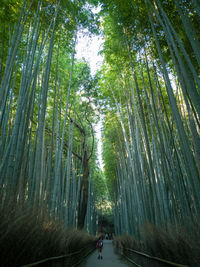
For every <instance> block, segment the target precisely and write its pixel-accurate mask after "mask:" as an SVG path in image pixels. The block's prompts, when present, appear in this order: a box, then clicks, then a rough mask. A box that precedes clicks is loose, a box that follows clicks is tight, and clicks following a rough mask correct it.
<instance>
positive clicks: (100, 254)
mask: <svg viewBox="0 0 200 267" xmlns="http://www.w3.org/2000/svg"><path fill="white" fill-rule="evenodd" d="M97 249H98V259H99V260H100V259H101V260H102V259H103V257H102V249H103V239H102V236H100V237H99V239H98V241H97Z"/></svg>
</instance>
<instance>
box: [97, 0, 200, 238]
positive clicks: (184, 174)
mask: <svg viewBox="0 0 200 267" xmlns="http://www.w3.org/2000/svg"><path fill="white" fill-rule="evenodd" d="M136 2H137V1H135V4H136ZM137 4H138V6H137V10H138V14H137V15H136V14H135V12H137V11H134V9H132V8H133V7H134V6H133V5H134V4H133V3H128V2H127V3H126V4H124V5H123V6H122V4H121V3H120V2H119V1H112V3H110V5H109V4H106V3H105V8H106V9H107V10H108V11H107V13H108V15H107V17H106V22H107V23H108V24H106V23H105V24H104V27H105V32H106V36H105V40H106V41H105V45H104V50H105V54H106V53H107V54H106V57H107V62H108V63H107V66H105V67H104V70H103V75H104V77H105V78H104V79H102V86H103V87H104V88H105V87H106V88H107V90H110V92H112V96H111V97H110V100H109V104H110V110H108V111H107V114H106V116H105V123H104V128H105V134H104V136H105V137H104V138H105V144H104V159H105V161H106V160H107V161H108V162H110V160H111V159H110V157H114V158H115V163H114V164H113V163H112V166H111V165H109V163H108V164H107V162H106V163H105V170H106V173H107V178H108V180H109V176H110V175H112V176H114V177H115V186H114V188H115V189H114V190H113V189H112V188H113V187H110V188H111V189H110V190H111V191H112V192H113V199H114V202H115V208H114V213H115V216H114V218H115V231H116V233H117V234H121V233H127V234H131V235H134V236H135V237H139V232H140V231H139V230H140V228H141V226H142V225H144V224H145V223H147V222H150V223H152V224H153V225H156V226H159V227H161V228H162V229H166V230H167V229H168V228H169V227H175V229H178V228H179V227H186V229H187V231H189V230H190V231H191V232H192V231H193V230H194V226H195V225H197V224H198V221H199V214H200V210H199V203H200V202H199V193H198V192H199V189H200V187H199V186H200V180H199V178H200V176H199V174H200V172H199V171H200V162H199V155H200V154H199V144H200V143H199V141H200V139H199V133H200V132H199V131H200V128H199V111H200V108H199V103H200V101H199V96H200V95H199V92H200V91H199V89H200V87H199V59H198V57H199V49H200V46H199V28H198V26H197V25H196V24H195V19H199V14H198V8H197V6H198V4H197V2H195V1H194V3H189V2H187V1H186V5H184V3H183V2H182V1H170V3H162V2H161V1H159V0H156V1H145V4H143V5H142V4H139V2H137ZM139 5H140V6H139ZM113 8H114V10H115V11H114V12H112V9H113ZM170 8H173V9H174V10H173V12H174V13H173V15H176V16H177V17H176V22H178V21H179V22H180V24H179V29H178V30H177V31H176V29H177V25H175V24H173V20H174V17H173V16H171V15H170V13H169V12H170V10H169V9H170ZM187 11H188V12H189V11H190V12H191V14H193V15H191V17H189V16H187ZM192 12H193V13H192ZM134 15H135V16H136V18H135V17H134ZM140 16H143V17H140ZM142 18H143V19H144V18H145V19H144V21H143V23H142V21H141V19H142ZM132 21H135V23H136V25H135V26H134V25H133V24H131V22H132ZM140 23H141V24H140ZM145 23H146V25H145ZM198 25H199V21H198ZM195 27H196V28H195ZM181 34H182V35H183V36H184V38H187V40H184V41H182V40H183V38H182V40H181V37H180V35H181ZM111 36H112V37H111ZM111 38H113V39H114V40H113V39H111ZM109 52H110V54H109ZM119 61H120V65H119ZM102 95H105V89H104V91H102ZM113 123H114V125H113ZM107 144H108V145H109V146H112V147H114V148H113V150H112V152H111V153H112V155H111V156H110V155H109V154H108V152H107V147H106V146H107ZM194 231H195V230H194Z"/></svg>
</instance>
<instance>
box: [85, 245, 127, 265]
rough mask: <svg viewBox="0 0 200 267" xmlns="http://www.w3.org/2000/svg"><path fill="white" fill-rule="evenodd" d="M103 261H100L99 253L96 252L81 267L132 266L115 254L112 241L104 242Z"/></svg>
mask: <svg viewBox="0 0 200 267" xmlns="http://www.w3.org/2000/svg"><path fill="white" fill-rule="evenodd" d="M103 244H104V245H103V251H102V256H103V259H102V260H98V259H97V256H98V252H97V250H95V251H94V252H93V253H92V254H91V255H90V256H88V258H87V259H86V260H85V261H84V262H83V263H82V264H81V265H80V267H98V266H103V267H112V266H113V267H127V266H130V264H129V263H126V262H125V261H124V260H123V261H122V260H121V259H120V256H119V255H117V254H115V252H114V248H113V244H112V240H104V241H103Z"/></svg>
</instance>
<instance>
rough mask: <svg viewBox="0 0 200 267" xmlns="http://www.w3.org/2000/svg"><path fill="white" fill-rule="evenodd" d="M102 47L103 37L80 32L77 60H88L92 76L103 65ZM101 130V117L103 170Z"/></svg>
mask: <svg viewBox="0 0 200 267" xmlns="http://www.w3.org/2000/svg"><path fill="white" fill-rule="evenodd" d="M102 45H103V39H102V37H101V36H95V35H92V36H91V35H89V32H88V31H87V30H84V31H80V32H79V33H78V38H77V44H76V58H77V59H80V60H81V59H83V58H84V59H85V60H86V62H87V63H88V64H89V66H90V69H91V74H92V75H94V74H95V72H96V71H97V70H99V69H100V67H101V65H102V62H103V56H102V55H99V54H98V53H99V51H100V50H101V47H102ZM101 128H102V118H101V117H100V120H99V122H98V123H97V125H95V126H94V131H95V133H96V138H97V140H98V146H97V154H98V161H99V167H100V168H101V170H103V161H102V139H101Z"/></svg>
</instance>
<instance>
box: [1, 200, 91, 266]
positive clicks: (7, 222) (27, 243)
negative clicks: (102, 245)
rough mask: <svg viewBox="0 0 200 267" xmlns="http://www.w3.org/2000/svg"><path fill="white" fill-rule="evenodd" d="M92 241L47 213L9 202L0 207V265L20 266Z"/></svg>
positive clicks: (89, 243)
mask: <svg viewBox="0 0 200 267" xmlns="http://www.w3.org/2000/svg"><path fill="white" fill-rule="evenodd" d="M94 242H95V239H94V237H91V236H90V235H88V234H86V233H84V232H81V231H75V230H72V229H68V230H65V229H64V226H63V225H62V224H61V223H59V222H57V221H56V220H52V219H51V220H50V219H49V216H48V215H44V214H43V215H38V212H35V211H33V210H31V209H30V208H29V209H24V208H23V209H22V208H19V207H17V206H16V205H14V204H13V203H10V204H9V205H7V207H5V208H3V209H0V251H1V253H0V262H1V266H2V267H3V266H6V267H7V266H13V267H14V266H21V265H24V264H28V263H32V262H35V261H39V260H42V259H45V258H48V257H53V256H59V255H63V254H68V253H71V252H74V251H78V250H80V249H81V248H83V247H85V246H87V245H91V244H93V243H94Z"/></svg>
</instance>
